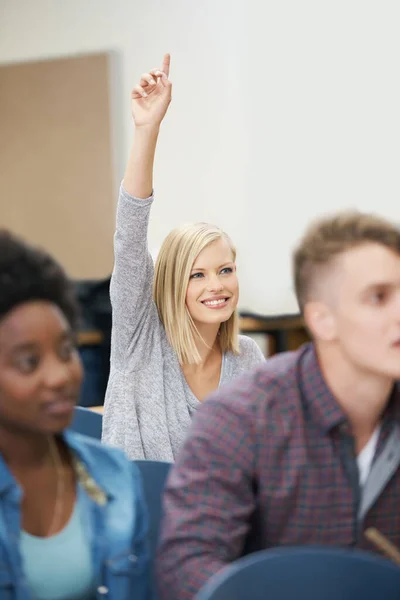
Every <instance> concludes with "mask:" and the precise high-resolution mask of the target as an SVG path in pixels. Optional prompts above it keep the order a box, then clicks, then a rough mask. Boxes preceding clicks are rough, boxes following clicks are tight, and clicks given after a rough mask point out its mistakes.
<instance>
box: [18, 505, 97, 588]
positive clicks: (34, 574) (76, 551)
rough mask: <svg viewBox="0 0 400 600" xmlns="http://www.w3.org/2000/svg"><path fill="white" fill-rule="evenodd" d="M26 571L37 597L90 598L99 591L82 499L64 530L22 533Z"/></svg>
mask: <svg viewBox="0 0 400 600" xmlns="http://www.w3.org/2000/svg"><path fill="white" fill-rule="evenodd" d="M21 554H22V560H23V564H24V571H25V575H26V578H27V581H28V585H29V588H30V589H31V591H32V593H33V596H34V597H35V600H90V599H91V598H94V597H95V595H96V587H95V584H94V577H93V566H92V558H91V556H90V544H89V540H88V539H87V538H85V535H84V529H83V526H82V521H81V515H80V510H79V503H78V502H75V507H74V511H73V513H72V516H71V518H70V520H69V522H68V523H67V525H66V526H65V527H64V529H63V530H62V531H60V532H59V533H57V534H56V535H52V536H51V537H37V536H34V535H30V534H29V533H26V532H25V531H23V532H22V535H21Z"/></svg>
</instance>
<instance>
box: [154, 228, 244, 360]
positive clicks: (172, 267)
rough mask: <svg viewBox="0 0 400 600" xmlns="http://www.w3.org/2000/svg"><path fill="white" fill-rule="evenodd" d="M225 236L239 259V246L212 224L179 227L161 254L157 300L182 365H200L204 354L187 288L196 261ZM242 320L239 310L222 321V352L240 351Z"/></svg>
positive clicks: (220, 340)
mask: <svg viewBox="0 0 400 600" xmlns="http://www.w3.org/2000/svg"><path fill="white" fill-rule="evenodd" d="M221 238H222V239H224V240H226V241H227V243H228V244H229V247H230V248H231V250H232V255H233V260H235V259H236V248H235V246H234V245H233V243H232V240H231V239H230V237H229V236H228V235H227V234H226V233H225V232H224V231H222V230H221V229H219V228H218V227H216V226H214V225H209V224H208V223H195V224H190V225H184V226H182V227H179V228H176V229H174V230H173V231H171V233H169V234H168V236H167V237H166V238H165V240H164V242H163V244H162V246H161V249H160V252H159V254H158V257H157V260H156V264H155V273H154V283H153V299H154V302H155V304H156V306H157V310H158V314H159V316H160V319H161V322H162V324H163V325H164V327H165V331H166V334H167V337H168V341H169V343H170V344H171V346H172V347H173V349H174V350H175V352H176V354H177V356H178V359H179V362H180V364H198V363H199V362H200V355H199V352H198V350H197V347H196V343H195V338H196V337H198V335H199V332H198V330H197V328H196V326H195V323H194V322H193V319H192V317H191V315H190V313H189V311H188V308H187V306H186V291H187V287H188V284H189V279H190V273H191V270H192V268H193V263H194V261H195V260H196V258H197V256H198V255H199V254H200V252H201V251H202V250H204V248H205V247H206V246H208V245H209V244H211V243H212V242H215V241H217V240H219V239H221ZM238 331H239V320H238V315H237V312H236V310H235V311H234V312H233V313H232V315H231V316H230V318H229V319H228V320H227V321H226V322H224V323H221V325H220V329H219V333H218V336H219V343H220V348H221V351H222V352H228V351H232V352H233V353H234V354H238V353H239V339H238Z"/></svg>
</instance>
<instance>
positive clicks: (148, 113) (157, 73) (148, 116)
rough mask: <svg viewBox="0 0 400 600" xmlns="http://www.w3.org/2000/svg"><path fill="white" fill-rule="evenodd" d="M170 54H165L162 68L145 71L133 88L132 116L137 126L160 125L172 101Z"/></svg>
mask: <svg viewBox="0 0 400 600" xmlns="http://www.w3.org/2000/svg"><path fill="white" fill-rule="evenodd" d="M170 62H171V59H170V55H169V54H165V55H164V59H163V62H162V66H161V69H153V70H152V71H150V72H149V73H144V74H143V75H142V77H141V79H140V83H139V85H137V86H135V87H134V88H133V90H132V116H133V120H134V121H135V125H136V127H142V126H146V125H150V126H159V125H160V123H161V121H162V120H163V118H164V116H165V113H166V112H167V109H168V106H169V103H170V102H171V91H172V84H171V82H170V81H169V79H168V76H169V67H170Z"/></svg>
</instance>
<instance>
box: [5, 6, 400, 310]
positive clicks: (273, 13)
mask: <svg viewBox="0 0 400 600" xmlns="http://www.w3.org/2000/svg"><path fill="white" fill-rule="evenodd" d="M399 18H400V5H399V3H398V0H380V1H379V2H378V1H377V0H375V1H372V0H335V2H328V1H321V0H302V1H301V2H299V1H298V0H279V2H278V1H277V0H202V1H201V2H195V1H194V0H145V1H140V2H139V1H137V2H133V1H129V0H114V1H113V0H85V1H84V2H82V1H81V0H79V1H78V0H68V2H67V1H65V0H35V2H31V0H0V62H2V63H7V62H13V61H25V60H36V59H38V58H52V57H56V56H65V55H68V54H77V53H78V54H79V53H87V52H96V51H104V50H110V51H113V53H114V57H113V69H112V77H113V81H112V84H113V89H112V94H113V121H114V132H115V136H114V137H115V139H114V143H115V148H114V154H115V172H116V188H117V185H118V181H119V179H120V178H121V176H122V173H123V166H124V162H125V160H126V157H127V154H128V151H129V146H130V141H131V132H132V127H131V119H130V110H129V93H130V88H131V87H132V85H133V84H134V83H135V82H136V80H137V78H138V77H139V76H140V74H141V73H142V72H143V71H144V70H147V69H149V68H152V67H154V66H157V65H158V63H159V61H160V58H161V57H162V54H163V53H164V52H165V51H170V52H171V53H172V60H173V65H172V72H171V78H172V80H173V82H174V92H173V104H172V105H171V109H170V114H169V115H168V119H167V121H166V122H165V124H164V127H163V131H162V136H161V140H160V148H159V153H158V159H157V165H156V191H157V192H158V200H157V203H156V205H155V207H154V211H153V219H152V223H151V228H150V245H151V247H158V246H159V245H160V243H161V241H162V239H163V237H164V236H165V235H166V233H167V232H168V231H169V230H170V229H171V228H172V227H174V226H175V225H176V224H178V223H181V222H186V221H192V220H209V221H212V222H216V223H218V224H219V225H221V226H222V227H224V228H225V229H226V230H227V231H228V232H229V233H230V234H231V236H232V237H233V239H234V241H235V242H236V244H237V246H238V250H239V269H240V271H239V272H240V275H241V306H242V307H243V308H248V309H251V310H254V311H258V312H261V313H269V312H285V311H292V310H296V303H295V301H294V298H293V294H292V291H291V277H290V250H291V248H292V247H293V245H294V243H295V241H296V239H297V238H298V236H299V235H300V233H301V231H302V229H303V228H304V226H305V224H306V223H307V222H308V221H309V220H310V218H312V217H314V216H315V215H316V214H319V213H321V212H326V211H331V210H335V209H337V208H340V207H347V206H357V207H359V208H362V209H365V210H375V211H380V212H381V213H383V214H385V215H388V216H390V217H392V218H394V219H396V220H400V217H399V196H400V177H399V159H400V117H399V107H400V86H399V57H400V38H399V35H398V30H399V23H400V20H399ZM27 101H28V100H27Z"/></svg>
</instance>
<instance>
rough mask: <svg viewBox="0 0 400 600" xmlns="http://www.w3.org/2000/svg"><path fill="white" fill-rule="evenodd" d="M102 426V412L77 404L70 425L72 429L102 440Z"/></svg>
mask: <svg viewBox="0 0 400 600" xmlns="http://www.w3.org/2000/svg"><path fill="white" fill-rule="evenodd" d="M102 426H103V417H102V415H101V414H100V413H97V412H94V411H93V410H89V409H88V408H84V407H83V406H75V411H74V418H73V420H72V423H71V425H70V429H72V431H76V432H77V433H82V434H83V435H88V436H89V437H93V438H96V439H97V440H101V430H102Z"/></svg>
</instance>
